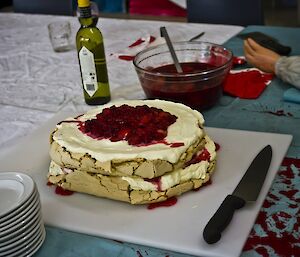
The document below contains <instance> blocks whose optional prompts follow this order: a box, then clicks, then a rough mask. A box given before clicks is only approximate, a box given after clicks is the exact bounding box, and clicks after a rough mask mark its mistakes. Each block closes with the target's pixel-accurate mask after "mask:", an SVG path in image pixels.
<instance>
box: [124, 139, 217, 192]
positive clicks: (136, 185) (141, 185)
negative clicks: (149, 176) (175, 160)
mask: <svg viewBox="0 0 300 257" xmlns="http://www.w3.org/2000/svg"><path fill="white" fill-rule="evenodd" d="M205 140H206V144H205V147H204V148H205V149H206V150H207V151H208V152H209V154H210V158H209V160H208V161H200V162H198V163H194V164H191V165H189V166H187V167H185V168H180V169H178V170H175V171H172V172H170V173H168V174H165V175H162V176H161V177H160V188H158V187H157V184H156V183H152V182H149V181H145V180H144V179H142V178H137V177H125V176H124V177H122V179H123V180H126V181H127V182H128V183H129V185H130V188H131V189H134V190H143V191H158V190H159V189H160V190H161V191H165V190H167V189H169V188H171V187H173V186H175V185H178V184H180V183H183V182H186V181H188V180H191V179H205V177H206V172H207V169H208V167H209V162H211V161H214V160H215V159H216V147H215V143H214V142H213V141H212V140H211V139H210V138H209V137H208V136H205Z"/></svg>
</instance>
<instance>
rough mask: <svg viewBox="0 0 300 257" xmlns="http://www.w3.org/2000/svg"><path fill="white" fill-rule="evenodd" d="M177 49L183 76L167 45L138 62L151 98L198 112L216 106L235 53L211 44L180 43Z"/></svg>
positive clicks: (151, 49)
mask: <svg viewBox="0 0 300 257" xmlns="http://www.w3.org/2000/svg"><path fill="white" fill-rule="evenodd" d="M173 47H174V50H175V52H176V55H177V58H178V60H179V63H180V64H181V67H182V69H183V73H177V72H176V69H175V65H174V64H173V60H172V57H171V54H170V52H169V50H168V47H167V45H166V44H161V45H158V46H154V47H149V48H147V49H145V50H143V51H141V52H139V53H138V54H137V55H136V56H135V58H134V60H133V64H134V66H135V69H136V72H137V75H138V78H139V80H140V83H141V86H142V88H143V90H144V92H145V94H146V96H147V98H148V99H164V100H170V101H174V102H180V103H183V104H186V105H188V106H190V107H192V108H194V109H197V110H204V109H207V108H210V107H212V106H213V105H214V104H215V103H216V102H217V101H218V99H219V98H220V96H221V95H222V83H223V82H224V80H225V78H226V76H227V74H228V72H229V70H230V68H231V65H232V58H233V55H232V52H231V51H230V50H229V49H227V48H225V47H223V46H221V45H217V44H213V43H208V42H176V43H173Z"/></svg>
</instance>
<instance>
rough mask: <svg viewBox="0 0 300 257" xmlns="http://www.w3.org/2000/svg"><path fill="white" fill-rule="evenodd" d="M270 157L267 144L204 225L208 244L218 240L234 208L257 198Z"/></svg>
mask: <svg viewBox="0 0 300 257" xmlns="http://www.w3.org/2000/svg"><path fill="white" fill-rule="evenodd" d="M271 159H272V147H271V146H270V145H267V146H265V147H264V148H263V149H262V150H261V151H260V152H259V153H258V154H257V155H256V157H255V158H254V160H253V161H252V162H251V164H250V166H249V168H248V169H247V171H246V172H245V174H244V176H243V177H242V179H241V180H240V182H239V184H238V185H237V186H236V188H235V189H234V191H233V193H232V194H230V195H227V196H226V198H225V199H224V201H223V202H222V204H221V205H220V207H219V208H218V210H217V211H216V212H215V214H214V215H213V216H212V217H211V219H210V220H209V221H208V223H207V225H206V226H205V228H204V230H203V238H204V240H205V241H206V242H207V243H208V244H214V243H216V242H218V241H219V240H220V238H221V233H222V231H223V230H224V229H225V228H226V227H227V226H228V225H229V223H230V221H231V219H232V217H233V215H234V212H235V210H238V209H240V208H242V207H243V206H244V205H245V204H246V202H251V201H255V200H256V199H257V197H258V195H259V192H260V190H261V188H262V186H263V183H264V180H265V177H266V175H267V173H268V170H269V167H270V163H271Z"/></svg>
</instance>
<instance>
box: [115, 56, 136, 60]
mask: <svg viewBox="0 0 300 257" xmlns="http://www.w3.org/2000/svg"><path fill="white" fill-rule="evenodd" d="M134 57H135V56H132V55H119V56H118V58H119V59H120V60H124V61H132V60H133V59H134Z"/></svg>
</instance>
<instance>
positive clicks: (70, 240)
mask: <svg viewBox="0 0 300 257" xmlns="http://www.w3.org/2000/svg"><path fill="white" fill-rule="evenodd" d="M250 31H261V32H265V33H266V34H268V35H271V36H273V37H275V38H277V39H278V40H279V41H280V42H281V43H282V44H284V45H289V46H291V47H292V52H291V55H300V44H299V41H300V28H284V27H268V26H249V27H247V28H245V29H244V30H243V31H242V32H241V33H243V32H250ZM225 45H226V46H227V47H228V48H230V49H231V50H232V51H233V53H234V55H235V56H240V55H243V46H242V40H241V39H239V38H237V37H234V38H232V39H230V40H229V41H228V42H226V44H225ZM291 87H292V86H291V85H289V84H287V83H284V82H282V81H281V80H279V79H277V78H275V79H273V81H272V83H271V84H270V85H269V86H268V87H267V88H266V90H265V91H264V92H263V94H262V95H261V96H260V97H259V98H258V99H255V100H245V99H239V98H235V97H231V96H227V95H223V96H222V98H221V100H220V101H219V103H218V104H217V105H216V106H215V107H213V108H212V109H210V110H207V111H204V112H203V115H204V117H205V120H206V126H210V127H220V128H231V129H241V130H252V131H264V132H273V133H282V134H292V135H293V141H292V144H291V146H290V148H289V150H288V153H287V156H286V158H285V160H284V162H283V164H282V167H281V169H280V171H279V172H278V174H277V176H276V178H275V181H274V182H273V185H272V187H271V189H270V192H269V194H268V196H267V198H266V200H265V203H264V205H263V206H262V208H261V212H260V214H259V215H258V218H257V221H256V223H255V225H254V227H253V230H252V232H251V234H250V235H249V239H248V241H247V243H246V245H245V247H244V250H243V252H242V254H241V256H242V257H250V256H254V257H257V256H295V257H296V256H300V243H299V242H300V228H299V225H298V224H300V217H299V216H300V215H299V202H300V192H299V188H300V179H299V175H300V105H299V104H294V103H289V102H285V101H283V94H284V92H285V91H286V90H287V89H289V88H291ZM243 150H245V151H246V149H243ZM46 233H47V237H46V240H45V242H44V244H43V246H42V247H41V248H40V249H39V251H38V252H37V253H36V254H35V255H34V256H35V257H48V256H49V257H53V256H56V257H74V256H81V257H85V256H86V257H94V256H95V257H96V256H97V257H99V256H112V257H115V256H138V257H141V256H144V257H146V256H149V257H151V256H158V257H159V256H164V257H166V256H174V257H175V256H176V257H177V256H178V257H179V256H180V257H184V256H189V255H185V254H180V253H174V252H168V251H165V250H160V249H154V248H150V247H145V246H139V245H134V244H129V243H126V242H117V241H113V240H109V239H104V238H99V237H94V236H89V235H83V234H79V233H73V232H69V231H65V230H62V229H59V228H54V227H50V226H46Z"/></svg>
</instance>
